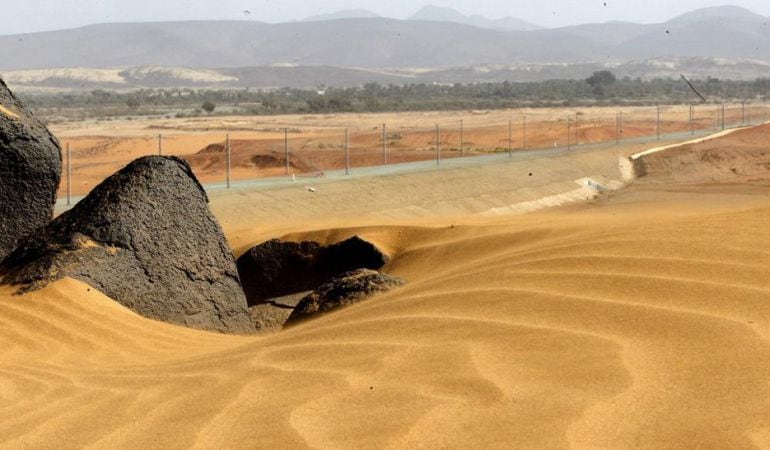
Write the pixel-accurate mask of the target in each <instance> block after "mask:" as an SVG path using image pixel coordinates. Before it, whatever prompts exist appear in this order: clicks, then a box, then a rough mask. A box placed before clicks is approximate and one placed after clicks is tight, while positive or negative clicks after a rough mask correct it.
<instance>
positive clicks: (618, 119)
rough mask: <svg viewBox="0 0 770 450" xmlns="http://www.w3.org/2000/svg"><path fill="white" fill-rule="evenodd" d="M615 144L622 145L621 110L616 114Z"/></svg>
mask: <svg viewBox="0 0 770 450" xmlns="http://www.w3.org/2000/svg"><path fill="white" fill-rule="evenodd" d="M615 144H616V145H620V112H618V113H617V114H616V115H615Z"/></svg>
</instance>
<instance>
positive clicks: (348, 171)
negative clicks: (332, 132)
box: [345, 128, 350, 175]
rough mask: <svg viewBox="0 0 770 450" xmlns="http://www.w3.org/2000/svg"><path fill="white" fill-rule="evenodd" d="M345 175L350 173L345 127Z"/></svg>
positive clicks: (348, 147) (348, 146)
mask: <svg viewBox="0 0 770 450" xmlns="http://www.w3.org/2000/svg"><path fill="white" fill-rule="evenodd" d="M345 175H350V143H349V141H348V129H347V128H345Z"/></svg>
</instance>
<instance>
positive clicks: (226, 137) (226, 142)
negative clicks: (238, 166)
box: [225, 134, 232, 189]
mask: <svg viewBox="0 0 770 450" xmlns="http://www.w3.org/2000/svg"><path fill="white" fill-rule="evenodd" d="M225 150H226V151H227V189H230V166H231V164H232V157H231V154H230V135H229V134H227V135H225Z"/></svg>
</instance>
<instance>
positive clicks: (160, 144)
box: [158, 134, 163, 156]
mask: <svg viewBox="0 0 770 450" xmlns="http://www.w3.org/2000/svg"><path fill="white" fill-rule="evenodd" d="M158 156H163V135H162V134H158Z"/></svg>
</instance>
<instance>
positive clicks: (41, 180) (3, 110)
mask: <svg viewBox="0 0 770 450" xmlns="http://www.w3.org/2000/svg"><path fill="white" fill-rule="evenodd" d="M61 163H62V160H61V149H60V148H59V143H58V142H57V141H56V138H54V137H53V135H51V133H50V132H49V131H48V129H47V128H46V127H45V125H43V124H42V123H41V122H40V121H39V120H37V119H35V118H34V117H33V116H32V113H30V112H29V111H28V110H27V109H26V108H24V105H22V104H21V102H20V101H19V100H18V99H17V98H16V97H15V96H14V95H13V94H12V93H11V91H10V90H8V87H7V86H6V85H5V83H4V82H3V81H2V80H0V261H2V260H3V258H5V257H6V256H7V255H8V254H9V253H10V252H11V251H12V250H13V249H14V248H15V247H16V244H17V242H18V241H19V240H21V239H22V238H24V237H26V236H28V235H29V234H31V233H32V232H33V231H34V230H35V229H37V228H39V227H42V226H44V225H46V224H47V223H48V222H50V221H51V219H52V218H53V207H54V204H55V203H56V189H57V188H58V187H59V180H60V178H61Z"/></svg>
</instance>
